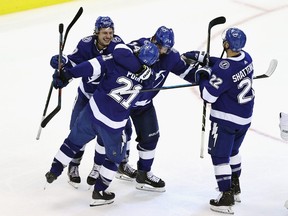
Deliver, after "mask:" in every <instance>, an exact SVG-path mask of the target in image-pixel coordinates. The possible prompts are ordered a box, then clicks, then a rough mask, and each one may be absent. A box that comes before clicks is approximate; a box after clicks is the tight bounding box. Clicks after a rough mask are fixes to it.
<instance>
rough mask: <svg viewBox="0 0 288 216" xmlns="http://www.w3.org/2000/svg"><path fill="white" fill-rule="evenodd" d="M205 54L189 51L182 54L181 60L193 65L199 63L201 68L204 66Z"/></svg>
mask: <svg viewBox="0 0 288 216" xmlns="http://www.w3.org/2000/svg"><path fill="white" fill-rule="evenodd" d="M206 57H207V55H206V52H204V51H201V52H200V51H190V52H186V53H183V54H182V58H183V59H184V61H185V62H186V63H188V64H195V62H199V63H200V65H201V66H204V65H206Z"/></svg>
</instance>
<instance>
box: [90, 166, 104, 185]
mask: <svg viewBox="0 0 288 216" xmlns="http://www.w3.org/2000/svg"><path fill="white" fill-rule="evenodd" d="M100 167H101V166H100V165H97V164H95V163H94V165H93V168H92V170H91V172H90V174H89V175H88V177H87V184H88V185H90V186H92V185H94V184H95V182H96V179H97V178H98V176H99V170H100Z"/></svg>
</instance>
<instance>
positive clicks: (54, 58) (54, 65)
mask: <svg viewBox="0 0 288 216" xmlns="http://www.w3.org/2000/svg"><path fill="white" fill-rule="evenodd" d="M58 58H59V55H54V56H52V58H51V59H50V65H51V67H52V68H54V69H58ZM67 63H68V57H67V56H65V55H62V58H61V66H62V67H63V66H64V65H65V64H67Z"/></svg>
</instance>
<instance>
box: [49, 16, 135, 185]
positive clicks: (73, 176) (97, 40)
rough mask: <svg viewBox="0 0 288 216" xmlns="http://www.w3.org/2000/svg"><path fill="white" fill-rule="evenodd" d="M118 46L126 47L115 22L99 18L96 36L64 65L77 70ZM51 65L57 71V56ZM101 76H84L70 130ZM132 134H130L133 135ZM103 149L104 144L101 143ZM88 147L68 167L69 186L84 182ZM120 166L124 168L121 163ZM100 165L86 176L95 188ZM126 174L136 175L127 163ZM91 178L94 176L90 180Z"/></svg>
mask: <svg viewBox="0 0 288 216" xmlns="http://www.w3.org/2000/svg"><path fill="white" fill-rule="evenodd" d="M117 44H124V42H123V40H122V39H121V38H120V37H119V36H118V35H115V34H114V22H113V21H112V19H111V18H110V17H108V16H99V17H98V18H97V19H96V22H95V29H94V34H93V35H91V36H87V37H85V38H83V39H82V40H81V41H80V42H79V43H78V45H77V47H76V49H75V50H74V52H73V53H72V54H70V55H68V56H63V58H62V64H63V65H65V67H66V68H67V67H74V66H76V65H78V64H80V63H81V62H84V61H88V60H90V59H92V58H94V57H96V56H100V55H107V54H111V53H112V52H113V50H114V48H115V46H116V45H117ZM50 64H51V66H52V67H53V68H54V69H57V68H58V55H55V56H53V57H52V58H51V61H50ZM100 79H101V77H95V76H92V77H82V79H81V80H80V84H79V87H78V90H77V91H78V93H77V96H76V98H75V102H74V107H73V111H72V114H71V120H70V129H71V128H72V127H73V125H74V123H75V121H76V119H77V117H78V116H79V114H80V112H81V111H82V110H83V108H84V107H85V105H86V104H87V103H88V101H89V99H90V98H91V97H92V95H93V93H94V91H95V90H96V88H97V85H98V84H99V81H100ZM127 130H132V129H131V123H130V120H129V121H128V122H127ZM130 133H131V132H130ZM99 142H102V141H101V140H100V139H99V138H98V137H97V138H96V146H95V148H96V149H99V148H102V147H101V146H100V145H99V144H98V143H99ZM129 142H130V141H129V140H128V141H127V143H128V144H127V151H128V152H129ZM102 146H103V144H102ZM84 150H85V146H83V149H81V150H80V151H79V152H78V153H77V154H76V155H75V157H74V158H73V160H72V161H71V162H70V164H69V166H68V177H69V183H70V184H71V185H72V186H74V187H76V188H77V187H78V184H79V183H80V182H81V178H80V175H79V165H80V163H81V160H82V157H83V154H84ZM121 166H124V164H122V165H121ZM99 168H100V166H99V165H97V164H94V166H93V168H92V170H91V173H90V174H89V175H88V177H87V183H88V184H89V185H93V184H94V182H95V178H94V177H95V173H98V171H97V170H98V169H99ZM121 170H123V173H124V174H127V175H130V176H131V175H132V176H133V175H134V176H135V175H136V173H135V170H134V169H132V168H131V167H130V165H129V164H128V161H127V163H125V168H121ZM91 176H92V177H91Z"/></svg>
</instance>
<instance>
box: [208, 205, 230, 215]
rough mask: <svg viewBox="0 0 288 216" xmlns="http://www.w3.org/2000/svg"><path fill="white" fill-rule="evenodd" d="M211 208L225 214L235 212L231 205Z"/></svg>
mask: <svg viewBox="0 0 288 216" xmlns="http://www.w3.org/2000/svg"><path fill="white" fill-rule="evenodd" d="M210 209H211V210H212V211H215V212H219V213H224V214H234V211H233V209H232V207H231V206H212V205H210Z"/></svg>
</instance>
